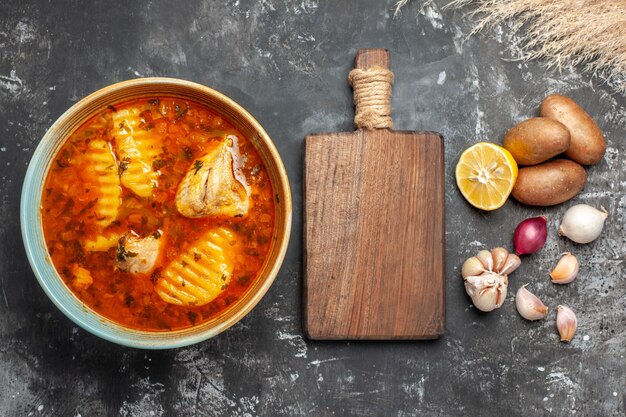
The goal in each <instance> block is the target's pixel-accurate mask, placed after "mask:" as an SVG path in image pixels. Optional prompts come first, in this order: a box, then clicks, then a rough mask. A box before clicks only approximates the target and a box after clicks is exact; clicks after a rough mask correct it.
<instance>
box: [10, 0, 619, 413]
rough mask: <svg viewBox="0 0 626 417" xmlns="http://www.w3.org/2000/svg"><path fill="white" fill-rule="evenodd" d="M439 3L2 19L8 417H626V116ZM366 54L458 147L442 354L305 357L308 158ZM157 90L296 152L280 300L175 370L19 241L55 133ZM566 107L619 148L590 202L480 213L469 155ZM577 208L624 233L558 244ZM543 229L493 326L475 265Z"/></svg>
mask: <svg viewBox="0 0 626 417" xmlns="http://www.w3.org/2000/svg"><path fill="white" fill-rule="evenodd" d="M423 3H424V2H423V1H421V0H414V1H413V2H412V3H411V4H410V5H409V6H408V7H406V8H405V9H403V13H402V14H401V15H400V16H398V17H397V18H393V16H392V11H391V6H392V3H391V2H390V1H386V0H369V1H328V2H323V1H317V0H298V1H288V0H283V1H273V0H261V1H245V0H236V1H228V2H219V3H218V2H211V1H208V0H207V1H180V2H172V1H160V0H159V1H156V0H155V1H149V2H140V1H136V2H130V1H97V2H85V1H54V2H52V1H28V2H27V1H21V2H20V1H11V0H7V1H3V2H2V3H1V4H0V132H1V136H0V178H1V180H0V216H1V219H2V222H0V286H1V287H0V293H1V294H0V416H24V415H29V416H31V415H32V416H73V417H74V416H82V417H90V416H114V415H120V416H140V417H143V416H174V415H181V416H183V415H184V416H241V417H243V416H257V415H258V416H309V415H310V416H330V415H336V416H398V417H405V416H416V415H420V416H452V415H455V416H461V415H481V416H501V415H505V414H506V415H508V416H522V415H548V414H549V415H554V416H571V415H581V416H621V415H624V409H625V406H624V402H625V397H626V377H625V374H626V360H625V359H624V354H625V345H626V317H625V316H626V295H625V293H626V282H625V277H624V259H625V257H624V254H625V253H626V240H625V235H624V223H625V217H626V211H625V206H626V191H625V188H626V175H625V173H624V172H625V169H624V162H625V159H626V146H625V144H624V143H625V138H624V136H625V130H626V110H625V105H626V100H625V99H624V97H623V96H619V95H616V94H612V93H611V90H610V89H609V88H607V87H606V86H603V85H601V82H599V80H590V79H589V78H588V77H586V76H584V75H582V74H581V72H580V69H577V68H565V69H564V70H563V72H561V73H558V72H556V71H553V70H548V69H546V68H545V66H543V65H542V64H541V63H529V64H524V63H520V62H515V61H513V62H512V61H510V60H507V59H506V58H507V57H510V56H511V51H514V50H515V48H516V47H517V46H516V43H515V37H514V36H512V35H510V33H509V30H508V28H507V26H506V25H504V26H501V27H498V28H496V29H494V30H493V31H490V32H486V33H485V34H484V35H479V36H473V37H468V35H469V33H470V31H471V27H472V26H471V20H469V18H466V17H465V16H464V15H463V13H462V12H459V11H454V12H453V11H446V10H441V6H442V3H443V1H439V2H438V3H429V2H427V4H426V5H424V4H423ZM360 47H386V48H388V49H390V50H391V51H392V66H393V70H394V71H395V75H396V84H395V88H394V95H393V109H394V119H395V124H396V128H397V129H407V130H420V129H424V130H437V131H440V132H441V133H442V134H443V135H444V136H445V146H446V208H445V209H446V216H447V221H446V239H447V243H446V256H447V262H446V268H447V285H446V291H447V306H446V313H447V322H446V330H445V335H444V336H443V337H442V338H441V339H440V340H438V341H430V342H367V343H358V342H351V343H348V342H312V341H308V340H306V339H305V338H303V333H302V328H301V288H302V262H301V255H302V246H301V240H300V238H301V226H302V209H301V203H302V186H301V179H302V174H301V171H302V150H303V146H302V145H303V138H304V136H305V135H306V134H308V133H313V132H319V131H346V130H351V129H352V128H353V124H352V117H353V107H352V101H351V100H352V96H351V91H350V89H349V87H348V85H347V81H346V76H347V73H348V71H349V70H350V68H351V65H352V60H353V57H354V54H355V52H356V50H357V49H358V48H360ZM143 76H172V77H178V78H183V79H187V80H192V81H196V82H199V83H202V84H205V85H208V86H210V87H213V88H215V89H217V90H219V91H221V92H223V93H225V94H227V95H228V96H230V97H232V98H233V99H235V100H236V101H238V102H239V103H240V104H242V105H243V106H244V107H245V108H246V109H248V110H249V111H250V112H251V113H252V114H253V115H254V116H255V117H256V118H257V119H258V120H259V121H260V122H261V124H262V125H263V126H264V127H265V128H266V130H267V131H268V133H269V134H270V136H271V137H272V138H273V140H274V142H275V143H276V146H277V147H278V150H279V151H280V153H281V155H282V157H283V160H284V163H285V165H286V168H287V171H288V174H289V177H290V181H291V186H292V192H293V200H294V224H293V231H292V241H291V244H290V247H289V250H288V253H287V257H286V259H285V262H284V264H283V267H282V270H281V272H280V274H279V275H278V277H277V279H276V281H275V284H274V285H273V286H272V288H271V289H270V291H269V292H268V294H267V295H266V296H265V298H264V299H263V300H262V301H261V302H260V303H259V304H258V306H257V307H256V308H255V309H254V310H253V311H252V312H251V313H250V314H249V315H248V316H247V317H246V318H244V319H243V320H242V321H241V322H240V323H238V324H237V325H235V326H234V327H233V328H231V329H230V330H228V331H226V332H225V333H223V334H221V335H219V336H218V337H216V338H214V339H212V340H208V341H206V342H203V343H200V344H198V345H195V346H191V347H188V348H183V349H176V350H167V351H141V350H135V349H129V348H124V347H120V346H116V345H114V344H111V343H109V342H106V341H103V340H100V339H98V338H97V337H95V336H92V335H91V334H89V333H87V332H85V331H84V330H82V329H80V328H78V327H77V326H76V325H74V324H73V323H72V322H71V321H69V320H68V319H67V318H66V317H65V316H63V315H62V314H61V313H60V312H59V311H58V310H57V309H56V308H55V307H54V305H53V304H52V303H51V302H50V301H49V300H48V299H47V298H46V296H45V295H44V293H43V291H42V290H41V288H40V287H39V285H38V283H37V281H36V280H35V277H34V276H33V273H32V272H31V269H30V267H29V265H28V262H27V259H26V256H25V253H24V250H23V247H22V243H21V235H20V228H19V209H18V206H19V195H20V191H21V186H22V181H23V176H24V173H25V171H26V168H27V165H28V161H29V159H30V157H31V155H32V153H33V151H34V149H35V147H36V146H37V143H38V142H39V140H40V138H41V137H42V135H43V134H44V132H45V131H46V129H47V128H48V127H49V126H50V125H51V124H52V123H53V121H54V120H55V119H56V118H57V117H58V116H60V115H61V114H62V112H63V111H65V110H66V109H67V108H69V107H70V106H71V105H72V104H73V103H74V102H76V101H77V100H79V99H80V98H82V97H84V96H86V95H88V94H89V93H91V92H93V91H95V90H97V89H99V88H101V87H104V86H106V85H108V84H111V83H114V82H117V81H121V80H125V79H129V78H136V77H143ZM551 92H560V93H563V94H567V95H569V96H571V97H573V98H574V99H576V100H577V101H578V102H579V103H580V104H581V105H582V106H583V107H584V108H586V109H587V110H588V111H589V112H590V114H591V115H592V116H593V117H594V118H595V120H596V121H597V122H598V123H599V125H600V126H601V127H602V128H603V130H604V131H605V133H606V137H607V142H608V150H607V154H606V157H605V159H604V160H603V161H602V162H601V163H599V164H598V165H597V166H593V167H590V168H588V174H589V182H588V184H587V186H586V187H585V190H584V191H583V193H581V194H580V195H579V196H578V197H577V198H576V199H575V200H574V201H573V202H570V203H566V204H565V205H563V206H558V207H555V208H550V209H536V208H530V207H524V206H521V205H519V204H517V203H516V202H515V201H510V202H508V203H507V204H506V205H505V206H504V208H502V209H500V210H497V211H496V212H492V213H481V212H479V211H477V210H474V209H472V208H471V207H470V206H469V205H467V204H466V203H465V201H464V200H463V198H462V197H461V196H460V194H459V192H458V190H457V188H456V186H455V184H454V170H453V168H454V166H455V164H456V161H457V159H458V156H459V154H460V153H461V152H462V150H463V149H465V148H466V147H467V146H469V145H470V144H473V143H475V142H477V141H480V140H487V141H494V142H496V143H500V142H501V138H502V135H503V133H504V132H505V131H506V129H508V128H509V127H511V126H512V125H513V124H515V123H517V122H519V121H521V120H523V119H524V118H527V117H529V116H532V115H535V114H536V113H537V111H538V105H539V103H540V101H541V99H542V98H543V97H544V96H545V95H546V94H548V93H551ZM574 202H586V203H589V204H592V205H595V206H600V205H603V206H604V207H606V208H607V209H608V211H609V219H608V221H607V226H606V228H605V232H604V233H603V235H602V236H601V237H600V238H599V239H598V240H597V241H596V242H594V243H592V244H589V245H584V246H576V245H573V244H572V243H571V242H569V241H567V240H565V239H561V238H558V237H557V236H556V228H557V226H558V223H559V219H560V217H561V216H562V214H563V212H564V211H565V209H566V208H567V207H568V206H569V205H571V204H573V203H574ZM443 209H444V208H443V207H433V210H443ZM539 214H545V215H547V216H548V218H549V227H550V235H549V239H548V242H547V244H546V246H545V248H544V249H543V250H542V251H541V252H540V253H538V254H536V255H534V256H531V257H528V258H525V259H524V264H523V265H522V267H521V268H520V269H519V270H518V271H517V272H516V273H515V274H514V275H513V276H512V277H511V285H510V287H509V299H508V300H507V302H506V303H505V305H504V306H503V307H502V308H501V309H500V310H498V311H495V312H493V313H490V314H479V313H477V312H476V310H475V309H474V308H473V307H471V303H470V299H469V298H468V297H467V296H466V295H465V292H464V289H463V286H462V281H461V278H460V277H459V267H460V265H461V263H462V261H463V260H464V259H465V258H467V257H468V256H471V255H472V254H474V253H475V252H476V251H478V250H479V249H481V248H491V247H494V246H499V245H504V246H508V247H509V248H510V247H511V245H512V243H511V236H512V232H513V229H514V226H515V225H516V224H517V223H518V222H519V221H521V220H522V219H524V218H526V217H529V216H535V215H539ZM566 250H572V251H574V252H575V254H576V255H578V256H579V259H580V260H581V262H582V268H581V272H580V276H579V279H578V280H577V281H575V282H574V283H573V284H571V285H569V286H565V287H559V288H557V287H556V286H554V285H552V284H551V283H550V282H549V280H548V277H547V272H548V271H549V270H550V269H551V268H552V266H553V264H554V262H555V260H556V258H557V256H558V254H560V253H561V252H564V251H566ZM416 256H419V254H416ZM522 283H531V287H532V290H533V291H534V292H535V293H537V294H539V295H540V296H541V297H542V299H543V300H544V302H545V303H546V304H548V305H549V306H550V308H551V313H550V315H549V317H548V319H546V320H545V321H541V322H538V323H531V322H526V321H524V320H523V319H521V318H520V317H519V316H518V315H517V313H516V312H515V306H514V302H513V294H514V293H515V291H516V290H517V289H518V288H519V286H520V285H521V284H522ZM559 303H563V304H568V305H569V306H571V307H572V308H573V309H574V310H575V311H576V312H577V313H578V320H579V329H578V333H577V336H576V338H575V339H574V340H573V342H572V343H571V344H562V343H560V342H559V340H558V335H557V333H556V331H555V328H554V317H555V316H554V312H555V311H556V305H557V304H559ZM407 319H409V320H410V319H411V318H407Z"/></svg>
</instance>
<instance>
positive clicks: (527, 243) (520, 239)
mask: <svg viewBox="0 0 626 417" xmlns="http://www.w3.org/2000/svg"><path fill="white" fill-rule="evenodd" d="M547 237H548V221H547V219H546V217H545V216H539V217H531V218H530V219H526V220H524V221H523V222H521V223H520V224H518V225H517V227H516V228H515V233H514V234H513V244H514V245H515V252H517V254H518V255H528V254H531V253H535V252H537V251H538V250H539V249H541V248H543V245H544V243H546V238H547Z"/></svg>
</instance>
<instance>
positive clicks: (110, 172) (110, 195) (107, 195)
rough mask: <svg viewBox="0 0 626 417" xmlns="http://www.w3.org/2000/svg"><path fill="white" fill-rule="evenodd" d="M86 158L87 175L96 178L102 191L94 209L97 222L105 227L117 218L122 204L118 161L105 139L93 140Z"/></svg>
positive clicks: (92, 178)
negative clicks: (87, 163)
mask: <svg viewBox="0 0 626 417" xmlns="http://www.w3.org/2000/svg"><path fill="white" fill-rule="evenodd" d="M87 149H88V152H87V154H86V155H85V158H86V159H87V161H88V162H89V168H88V169H87V172H86V175H87V177H88V178H90V179H91V180H95V182H97V184H98V188H99V190H100V192H101V196H100V198H98V201H97V202H96V203H95V205H94V207H93V210H94V212H95V214H96V222H97V224H98V225H99V226H100V227H102V228H105V227H107V226H108V225H110V224H111V223H113V221H114V220H115V219H116V218H117V214H118V211H119V208H120V205H121V204H122V200H121V196H122V189H121V188H120V179H119V176H118V174H117V163H116V161H115V156H114V155H113V151H112V150H111V145H110V144H109V143H108V142H106V141H104V140H92V141H91V142H89V145H88V147H87Z"/></svg>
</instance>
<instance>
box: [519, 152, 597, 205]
mask: <svg viewBox="0 0 626 417" xmlns="http://www.w3.org/2000/svg"><path fill="white" fill-rule="evenodd" d="M586 181H587V173H586V172H585V169H584V168H583V167H582V166H580V165H579V164H577V163H576V162H573V161H570V160H568V159H557V160H555V161H550V162H546V163H543V164H540V165H534V166H531V167H526V168H521V169H520V170H519V173H518V174H517V181H516V182H515V186H514V187H513V191H512V192H511V195H513V197H514V198H515V199H516V200H517V201H519V202H520V203H524V204H528V205H530V206H553V205H555V204H561V203H563V202H564V201H567V200H569V199H570V198H572V197H574V196H575V195H576V194H578V193H579V192H580V191H582V189H583V188H584V187H585V182H586Z"/></svg>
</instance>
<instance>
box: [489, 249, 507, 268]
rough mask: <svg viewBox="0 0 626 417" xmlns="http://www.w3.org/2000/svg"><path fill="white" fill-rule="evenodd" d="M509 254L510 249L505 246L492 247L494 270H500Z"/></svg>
mask: <svg viewBox="0 0 626 417" xmlns="http://www.w3.org/2000/svg"><path fill="white" fill-rule="evenodd" d="M508 255H509V251H508V250H506V249H504V248H493V249H491V258H492V259H493V270H494V271H496V272H500V269H501V268H502V267H503V266H504V262H506V258H507V256H508Z"/></svg>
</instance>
